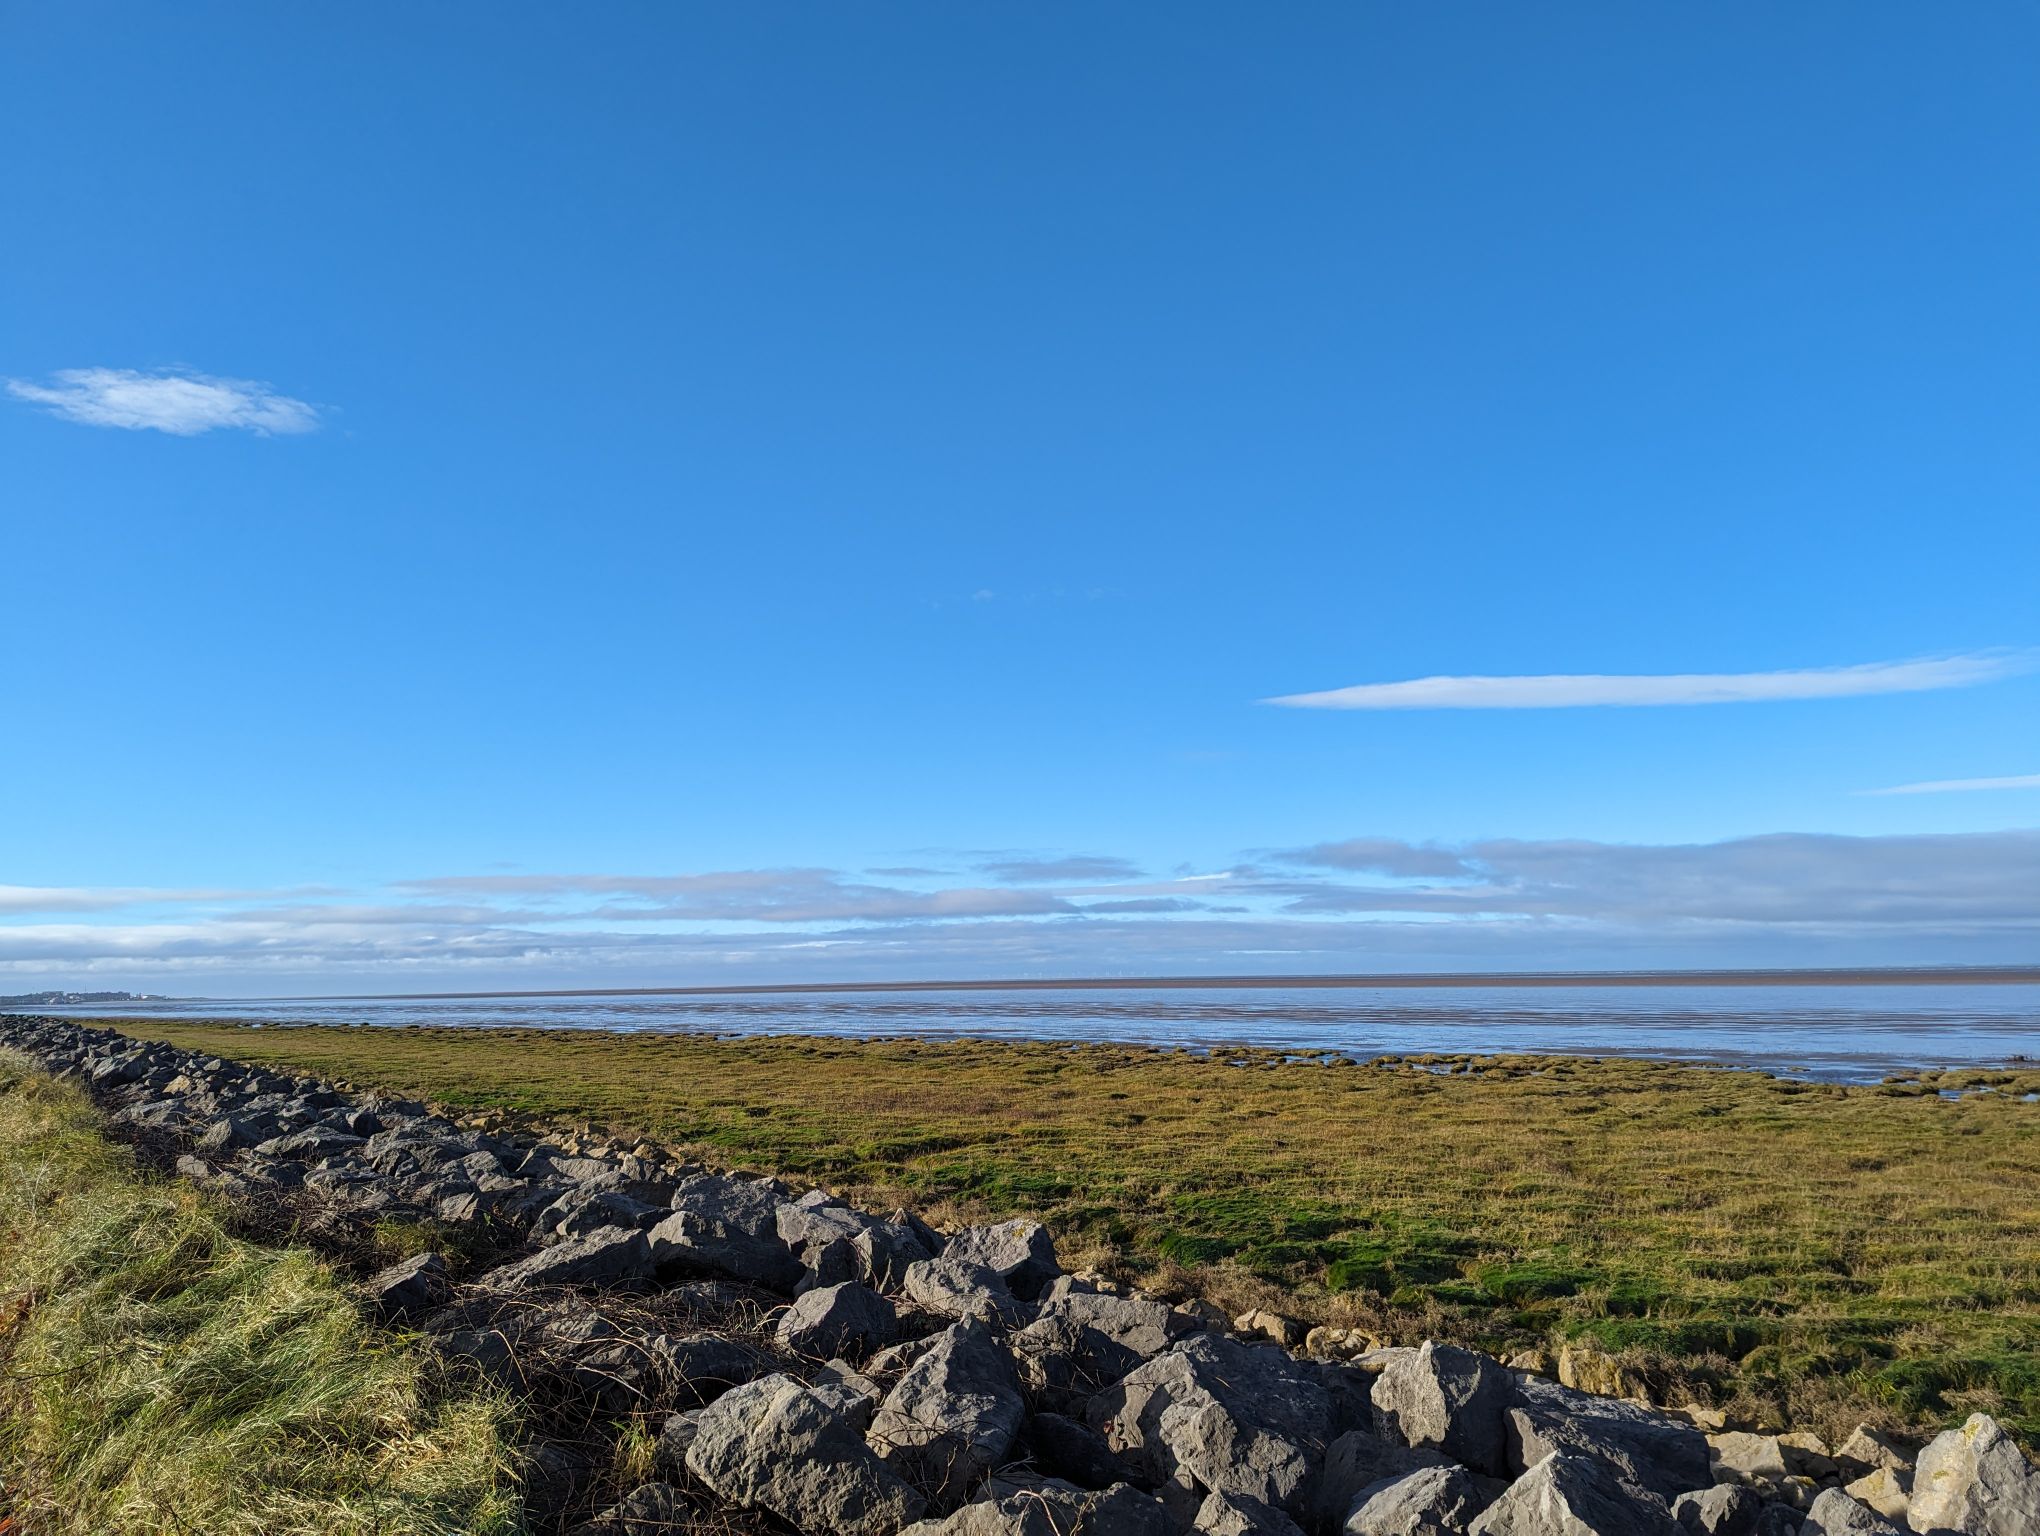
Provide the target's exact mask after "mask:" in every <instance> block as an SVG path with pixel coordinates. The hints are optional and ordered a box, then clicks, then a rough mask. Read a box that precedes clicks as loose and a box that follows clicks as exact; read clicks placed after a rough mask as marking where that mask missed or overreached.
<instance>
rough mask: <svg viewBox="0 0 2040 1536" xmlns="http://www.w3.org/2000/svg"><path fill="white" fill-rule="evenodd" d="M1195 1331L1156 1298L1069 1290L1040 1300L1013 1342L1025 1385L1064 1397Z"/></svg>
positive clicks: (1100, 1383) (1080, 1393)
mask: <svg viewBox="0 0 2040 1536" xmlns="http://www.w3.org/2000/svg"><path fill="white" fill-rule="evenodd" d="M1195 1331H1196V1328H1195V1325H1194V1323H1193V1322H1192V1321H1191V1319H1189V1318H1188V1317H1186V1316H1184V1315H1183V1314H1182V1313H1180V1312H1178V1311H1176V1310H1175V1309H1174V1308H1173V1307H1170V1306H1167V1305H1166V1304H1164V1303H1162V1302H1159V1301H1149V1300H1144V1299H1141V1298H1138V1297H1128V1296H1103V1295H1097V1294H1093V1293H1088V1292H1083V1291H1069V1292H1064V1293H1062V1294H1058V1295H1053V1296H1051V1297H1050V1299H1049V1300H1047V1301H1046V1302H1044V1303H1043V1304H1042V1308H1041V1315H1040V1316H1039V1317H1037V1318H1036V1319H1035V1320H1034V1321H1033V1322H1031V1323H1029V1324H1028V1325H1027V1326H1026V1327H1025V1328H1023V1329H1021V1330H1020V1331H1019V1332H1018V1333H1016V1334H1014V1335H1013V1338H1012V1346H1013V1353H1014V1355H1015V1356H1016V1357H1017V1358H1018V1359H1019V1361H1020V1369H1021V1375H1022V1376H1023V1378H1024V1379H1025V1380H1026V1382H1027V1385H1028V1387H1029V1389H1030V1390H1032V1391H1034V1392H1035V1393H1036V1394H1038V1395H1041V1396H1043V1397H1046V1398H1050V1399H1054V1400H1058V1401H1064V1402H1067V1401H1071V1400H1073V1399H1076V1398H1081V1397H1085V1396H1088V1395H1089V1394H1091V1393H1092V1392H1095V1391H1097V1390H1098V1389H1099V1388H1101V1387H1104V1386H1109V1385H1110V1384H1111V1383H1113V1382H1115V1381H1118V1380H1119V1379H1120V1378H1121V1377H1123V1376H1125V1375H1126V1373H1127V1372H1129V1371H1131V1370H1133V1369H1134V1368H1135V1367H1136V1366H1139V1365H1141V1364H1142V1363H1143V1362H1145V1361H1148V1360H1152V1359H1153V1358H1154V1357H1155V1356H1157V1355H1159V1354H1161V1353H1162V1352H1163V1351H1164V1350H1166V1349H1168V1348H1169V1346H1170V1345H1172V1344H1173V1343H1175V1341H1176V1340H1177V1339H1179V1338H1182V1337H1184V1336H1186V1335H1187V1334H1190V1333H1193V1332H1195Z"/></svg>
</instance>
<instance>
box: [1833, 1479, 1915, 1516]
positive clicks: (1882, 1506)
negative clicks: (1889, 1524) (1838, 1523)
mask: <svg viewBox="0 0 2040 1536" xmlns="http://www.w3.org/2000/svg"><path fill="white" fill-rule="evenodd" d="M1842 1492H1844V1493H1846V1494H1847V1495H1848V1496H1849V1497H1850V1498H1852V1499H1854V1500H1855V1501H1856V1502H1857V1503H1858V1504H1867V1505H1869V1506H1870V1507H1871V1508H1872V1509H1874V1510H1876V1511H1877V1513H1878V1514H1880V1515H1882V1516H1884V1518H1885V1519H1887V1520H1895V1521H1897V1522H1898V1523H1899V1524H1900V1525H1904V1524H1905V1523H1906V1512H1907V1511H1908V1510H1909V1509H1910V1508H1911V1507H1912V1473H1910V1472H1894V1471H1893V1470H1892V1469H1891V1468H1890V1467H1872V1468H1871V1469H1870V1470H1869V1471H1868V1472H1865V1473H1864V1474H1863V1475H1862V1476H1861V1477H1858V1478H1854V1479H1852V1480H1851V1481H1849V1482H1846V1483H1844V1484H1842Z"/></svg>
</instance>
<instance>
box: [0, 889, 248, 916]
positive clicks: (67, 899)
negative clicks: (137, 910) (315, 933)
mask: <svg viewBox="0 0 2040 1536" xmlns="http://www.w3.org/2000/svg"><path fill="white" fill-rule="evenodd" d="M269 894H273V893H270V892H257V891H228V890H163V889H160V888H157V887H153V886H143V885H134V886H81V885H0V916H10V917H12V916H21V915H27V914H33V913H41V912H118V911H120V910H122V909H123V908H128V907H147V906H156V905H158V904H164V905H167V904H170V903H174V902H208V901H237V900H245V899H246V898H248V897H250V896H257V895H269Z"/></svg>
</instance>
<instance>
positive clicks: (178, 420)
mask: <svg viewBox="0 0 2040 1536" xmlns="http://www.w3.org/2000/svg"><path fill="white" fill-rule="evenodd" d="M7 393H9V394H10V395H12V396H14V398H15V399H17V400H26V401H28V402H29V403H30V404H32V405H40V406H44V407H46V408H47V409H48V410H49V412H50V414H51V415H53V416H61V417H62V418H63V419H64V420H66V421H75V422H78V423H80V424H81V425H83V426H88V427H122V428H125V429H127V430H129V431H134V432H168V433H170V434H171V435H172V436H175V437H196V436H198V435H199V434H200V433H203V432H211V431H215V430H217V429H220V428H232V429H236V430H239V431H243V432H253V433H255V434H257V435H258V436H262V437H269V436H272V435H278V434H290V433H298V432H310V431H312V430H313V429H314V428H316V427H317V426H318V424H319V413H318V411H317V410H315V409H314V408H313V407H312V406H310V405H307V404H306V403H305V402H304V401H302V400H293V399H292V398H291V397H290V396H288V395H282V394H278V393H277V392H276V391H275V390H273V389H271V388H270V387H269V386H268V385H267V384H260V383H257V382H256V381H255V380H253V379H221V378H214V377H212V376H211V375H209V374H203V373H185V372H174V371H163V372H157V373H142V372H139V371H137V370H135V369H132V368H65V369H61V370H60V371H58V372H57V373H55V374H52V375H51V377H50V381H49V382H48V383H43V384H37V383H34V382H31V381H30V380H28V379H9V380H8V381H7Z"/></svg>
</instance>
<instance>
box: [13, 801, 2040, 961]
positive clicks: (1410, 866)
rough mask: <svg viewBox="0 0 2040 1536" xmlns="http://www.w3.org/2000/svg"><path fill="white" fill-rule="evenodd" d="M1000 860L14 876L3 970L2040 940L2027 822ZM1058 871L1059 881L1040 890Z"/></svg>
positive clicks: (1797, 950)
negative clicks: (228, 878)
mask: <svg viewBox="0 0 2040 1536" xmlns="http://www.w3.org/2000/svg"><path fill="white" fill-rule="evenodd" d="M966 862H972V861H970V860H968V859H966ZM993 865H996V866H998V868H999V872H996V873H994V879H993V883H990V884H957V885H945V884H942V883H940V877H939V876H937V875H935V874H932V873H931V874H929V875H926V876H922V877H904V876H903V877H900V878H897V879H891V880H886V881H883V882H877V881H873V880H871V879H869V878H868V877H865V878H859V877H853V876H851V875H850V874H848V873H846V872H843V871H838V870H832V869H825V868H819V867H814V868H787V869H757V870H720V871H714V870H712V871H702V872H696V873H685V874H670V875H623V874H482V875H454V876H436V877H431V878H425V879H413V880H399V881H392V882H389V883H388V884H387V885H384V886H382V887H380V888H376V889H373V890H368V891H362V892H354V893H345V892H331V891H323V890H316V889H311V888H305V887H299V888H296V889H293V890H290V891H275V892H270V893H267V894H265V895H262V896H251V894H250V893H248V892H243V891H228V890H189V891H177V890H152V889H147V888H138V887H137V888H108V889H76V890H73V889H68V888H51V887H27V886H5V887H0V897H4V899H0V914H4V915H0V974H5V975H7V976H8V977H9V978H10V979H14V980H17V981H18V982H19V983H20V989H21V990H32V989H35V988H37V987H39V986H58V985H71V984H75V983H77V982H80V981H83V980H85V979H88V978H89V979H94V980H98V981H100V982H102V983H103V982H104V981H105V980H108V979H118V980H122V981H125V982H128V983H129V984H134V985H140V986H142V987H143V989H145V990H162V989H164V988H166V987H172V988H174V987H176V986H178V985H182V986H185V987H187V988H189V987H193V986H199V987H208V988H221V987H225V988H228V989H232V988H234V987H240V988H243V989H254V990H261V989H264V988H265V987H266V988H267V989H268V990H270V991H274V990H276V987H277V985H278V984H280V983H281V982H282V980H283V979H284V978H291V979H292V981H293V982H294V983H302V982H304V981H306V980H311V981H316V980H318V979H320V978H324V979H327V980H329V981H330V982H332V983H333V984H335V985H337V984H339V983H340V981H341V980H342V978H347V979H349V980H350V981H351V982H352V983H354V984H359V983H361V982H362V981H363V979H364V978H365V979H367V980H368V982H369V984H370V985H371V986H372V987H381V988H382V989H385V990H406V989H412V988H417V987H420V986H422V985H423V984H424V983H425V982H426V981H427V980H429V979H432V978H441V979H444V980H445V981H446V982H447V983H448V984H449V986H450V987H488V988H497V987H501V988H506V989H514V988H516V987H519V986H528V987H548V986H556V985H569V984H571V985H651V984H658V983H661V982H664V983H671V984H684V983H687V982H691V981H704V980H713V981H735V980H752V979H780V980H801V981H820V982H827V981H848V980H859V979H881V978H888V979H890V978H916V977H920V978H927V977H933V976H945V975H946V976H954V977H958V978H968V977H996V976H1029V975H1032V976H1055V975H1063V976H1071V975H1115V974H1116V975H1155V974H1166V973H1171V972H1174V973H1200V972H1201V973H1207V974H1223V973H1243V972H1259V973H1269V972H1275V973H1281V972H1289V973H1304V972H1312V971H1341V970H1343V971H1368V970H1375V971H1392V970H1434V969H1439V970H1442V969H1505V970H1518V969H1537V970H1583V969H1604V968H1605V969H1644V968H1658V967H1680V966H1691V967H1707V966H1730V967H1733V966H1750V965H1793V964H1821V965H1851V964H1853V965H1891V964H1915V965H1917V964H1934V963H1964V962H1966V963H1987V964H2016V963H2030V962H2031V961H2032V960H2033V959H2034V957H2035V956H2036V954H2040V902H2036V901H2035V900H2034V894H2033V893H2034V892H2035V891H2040V830H2030V829H2028V830H2012V831H2004V832H1980V833H1950V834H1934V835H1909V836H1881V837H1847V836H1834V835H1817V834H1807V833H1780V834H1774V835H1770V836H1763V837H1747V838H1737V839H1731V840H1728V841H1723V842H1717V843H1698V844H1616V843H1600V842H1589V841H1584V840H1555V839H1546V840H1520V839H1483V840H1477V841H1473V842H1465V843H1451V844H1446V843H1411V842H1406V841H1402V840H1399V839H1392V838H1366V837H1361V838H1348V839H1343V840H1334V841H1327V842H1322V843H1316V844H1311V845H1309V846H1305V847H1297V848H1287V849H1273V850H1262V851H1260V852H1258V853H1254V854H1249V855H1246V856H1243V857H1242V858H1241V859H1240V860H1239V861H1238V862H1236V863H1234V864H1233V865H1231V867H1229V868H1227V869H1225V870H1224V871H1222V872H1219V873H1200V872H1195V871H1193V870H1190V869H1188V868H1184V869H1181V870H1178V871H1177V872H1175V873H1172V874H1168V875H1156V876H1147V875H1142V874H1140V873H1139V872H1138V869H1137V867H1136V865H1135V864H1134V863H1133V862H1131V861H1129V860H1125V859H1121V858H1116V857H1112V856H1109V855H1103V854H1094V853H1082V854H1063V855H1046V856H1042V857H1039V858H1030V857H1022V856H1019V855H1013V856H1011V857H1006V858H1001V859H998V860H978V861H976V862H975V865H974V867H976V868H977V870H978V871H979V872H980V873H987V872H993V871H992V870H991V869H989V868H988V866H993ZM1057 870H1060V871H1064V872H1066V873H1065V878H1064V879H1063V881H1062V882H1061V883H1046V881H1045V880H1044V876H1046V875H1048V874H1049V873H1050V872H1052V871H1057ZM38 919H41V920H38ZM51 919H61V920H55V921H52V920H51ZM179 978H182V981H181V982H180V980H179Z"/></svg>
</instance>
